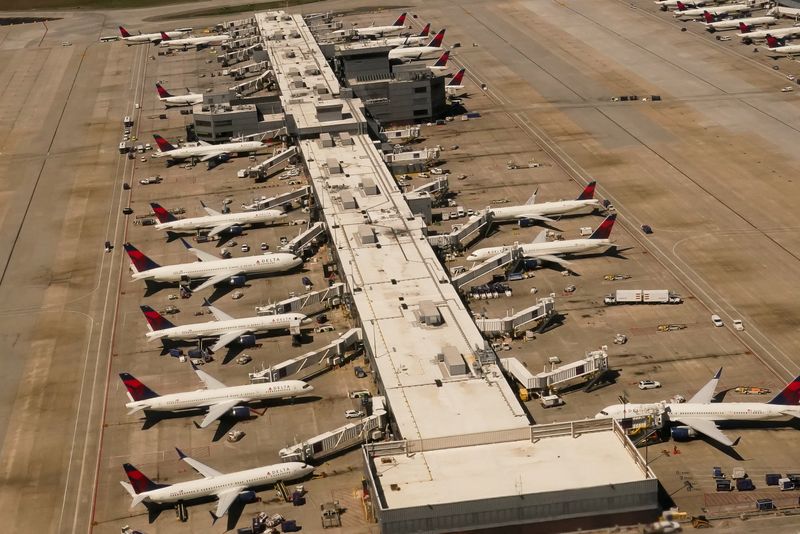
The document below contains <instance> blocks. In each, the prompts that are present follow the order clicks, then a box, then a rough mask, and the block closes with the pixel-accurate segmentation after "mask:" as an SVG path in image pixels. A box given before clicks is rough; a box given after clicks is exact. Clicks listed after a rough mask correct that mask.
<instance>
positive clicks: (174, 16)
mask: <svg viewBox="0 0 800 534" xmlns="http://www.w3.org/2000/svg"><path fill="white" fill-rule="evenodd" d="M319 1H320V0H288V2H287V0H273V1H271V2H256V3H252V4H239V5H233V6H220V7H211V8H207V9H197V10H194V11H182V12H180V13H170V14H168V15H161V16H157V17H150V18H148V19H145V20H146V21H148V22H161V21H168V20H181V19H187V18H195V17H224V16H226V15H232V14H235V13H252V12H254V11H265V10H269V9H276V8H282V7H286V5H287V4H288V5H290V6H297V5H302V4H311V3H314V2H319Z"/></svg>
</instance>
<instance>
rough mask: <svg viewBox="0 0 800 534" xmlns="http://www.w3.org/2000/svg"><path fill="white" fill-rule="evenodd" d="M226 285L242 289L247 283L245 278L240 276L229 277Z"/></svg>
mask: <svg viewBox="0 0 800 534" xmlns="http://www.w3.org/2000/svg"><path fill="white" fill-rule="evenodd" d="M228 283H229V284H230V285H232V286H233V287H242V286H243V285H245V284H246V283H247V277H246V276H244V275H241V274H240V275H236V276H231V278H230V280H228Z"/></svg>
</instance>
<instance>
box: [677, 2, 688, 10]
mask: <svg viewBox="0 0 800 534" xmlns="http://www.w3.org/2000/svg"><path fill="white" fill-rule="evenodd" d="M686 9H687V7H686V4H684V3H683V2H678V7H677V10H678V11H686Z"/></svg>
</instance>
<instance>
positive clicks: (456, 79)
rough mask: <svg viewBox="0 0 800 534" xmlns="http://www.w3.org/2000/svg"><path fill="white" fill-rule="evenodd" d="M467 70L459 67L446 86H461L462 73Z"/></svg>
mask: <svg viewBox="0 0 800 534" xmlns="http://www.w3.org/2000/svg"><path fill="white" fill-rule="evenodd" d="M465 72H467V69H461V70H459V71H458V72H456V73H455V75H454V76H453V79H452V80H450V83H448V84H447V86H448V87H461V85H463V81H464V73H465Z"/></svg>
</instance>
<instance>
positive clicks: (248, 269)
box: [124, 239, 303, 291]
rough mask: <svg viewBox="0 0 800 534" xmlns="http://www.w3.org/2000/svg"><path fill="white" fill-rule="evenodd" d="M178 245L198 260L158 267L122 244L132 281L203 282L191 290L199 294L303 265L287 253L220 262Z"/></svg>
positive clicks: (200, 252)
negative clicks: (224, 284)
mask: <svg viewBox="0 0 800 534" xmlns="http://www.w3.org/2000/svg"><path fill="white" fill-rule="evenodd" d="M181 242H182V243H183V244H184V246H185V247H186V248H187V249H189V252H191V253H193V254H194V255H195V256H197V258H198V259H199V260H200V261H197V262H194V263H179V264H177V265H165V266H163V267H162V266H160V265H159V264H157V263H156V262H154V261H153V260H151V259H150V258H148V257H147V256H145V255H144V254H142V253H141V252H140V251H139V250H138V249H137V248H136V247H134V246H133V245H131V244H130V243H125V245H124V247H125V252H127V253H128V256H129V257H130V260H131V270H132V271H133V276H132V278H133V279H134V280H144V281H145V283H147V284H148V285H149V284H151V283H154V282H180V281H181V280H189V281H192V280H202V279H205V282H203V283H202V284H200V285H199V286H197V287H196V288H195V289H194V290H195V291H202V290H203V289H206V288H207V287H211V286H213V285H216V284H219V283H222V282H227V283H228V284H230V285H232V286H242V285H244V283H245V282H246V281H247V276H248V275H257V274H269V273H279V272H284V271H288V270H291V269H294V268H295V267H297V266H299V265H302V263H303V260H302V259H300V258H299V257H297V256H296V255H295V254H291V253H287V252H274V253H265V254H260V255H254V256H244V257H242V258H233V259H229V260H221V259H219V258H218V257H216V256H214V255H213V254H209V253H207V252H203V251H202V250H198V249H196V248H193V247H192V246H191V245H190V244H189V243H187V242H186V241H185V240H183V239H181Z"/></svg>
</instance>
